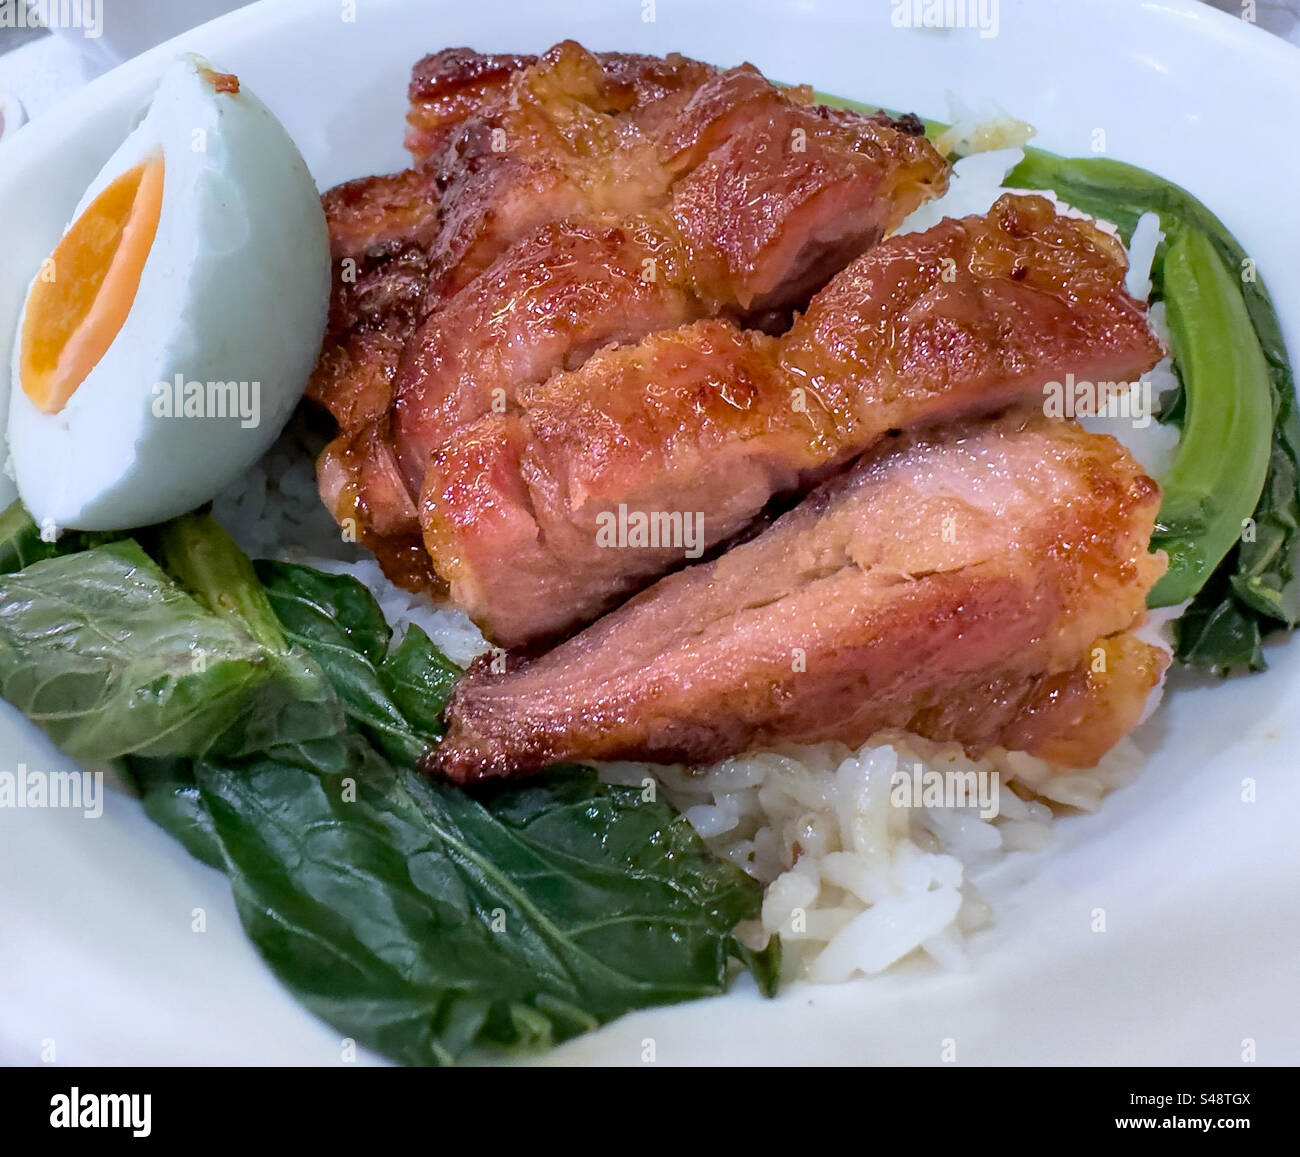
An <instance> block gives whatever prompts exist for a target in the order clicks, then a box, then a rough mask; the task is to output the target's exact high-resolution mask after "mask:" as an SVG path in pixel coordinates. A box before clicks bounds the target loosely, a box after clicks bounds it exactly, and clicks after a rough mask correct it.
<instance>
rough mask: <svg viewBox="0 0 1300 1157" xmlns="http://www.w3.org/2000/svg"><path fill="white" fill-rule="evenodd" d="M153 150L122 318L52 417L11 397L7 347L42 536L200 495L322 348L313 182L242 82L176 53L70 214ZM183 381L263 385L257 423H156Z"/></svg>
mask: <svg viewBox="0 0 1300 1157" xmlns="http://www.w3.org/2000/svg"><path fill="white" fill-rule="evenodd" d="M160 151H161V153H162V156H163V163H164V178H163V193H162V208H161V213H160V216H159V220H158V227H157V230H156V233H155V236H154V240H153V243H152V246H151V248H150V251H149V254H148V257H147V259H146V260H145V263H144V267H143V270H142V272H141V276H140V283H139V287H138V289H137V291H136V294H135V298H134V300H133V302H132V304H131V307H130V311H129V313H128V315H127V317H126V320H125V322H124V323H123V325H122V327H121V329H120V330H119V331H118V333H117V336H116V337H115V338H114V340H113V342H112V345H111V346H110V347H109V349H108V350H107V351H106V352H105V354H104V356H103V357H102V358H101V359H100V360H99V362H98V363H97V364H96V365H95V366H94V368H93V369H92V370H91V371H90V373H89V374H88V375H87V376H86V378H85V380H84V381H83V382H82V383H81V385H80V386H78V388H77V389H76V391H75V392H74V393H73V394H72V396H71V398H70V399H69V400H68V402H67V404H66V405H65V406H64V408H63V409H62V410H61V411H59V412H58V413H56V414H46V413H43V412H42V411H40V410H39V409H38V408H37V407H36V406H35V405H34V404H33V403H32V402H31V400H30V399H29V398H28V397H27V395H26V393H25V392H24V391H23V390H22V388H21V386H20V379H19V359H20V348H19V347H20V345H21V342H18V343H15V349H14V358H13V367H12V372H13V391H12V403H11V409H10V415H9V428H8V438H9V446H10V453H11V457H12V463H13V471H14V477H15V481H16V483H17V486H18V491H19V494H20V496H21V497H22V499H23V502H24V504H25V505H26V507H27V509H28V511H29V512H30V513H31V514H32V516H33V517H34V518H35V519H36V521H37V522H38V523H39V524H41V525H42V526H45V527H53V528H54V529H55V530H64V529H76V530H120V529H128V528H131V527H136V526H143V525H148V524H150V523H154V522H159V521H162V520H164V519H167V518H171V517H174V516H175V515H178V514H181V513H183V512H185V511H187V510H191V509H193V508H194V507H195V506H198V505H200V504H201V503H203V502H205V501H207V500H208V499H210V498H212V497H213V496H214V495H215V494H216V493H218V492H219V491H220V490H222V489H223V488H224V487H226V486H228V485H229V484H230V483H231V482H233V481H234V480H235V479H236V478H237V477H239V475H240V474H242V473H243V472H244V471H245V470H246V469H247V468H248V467H249V466H250V465H251V464H252V463H253V462H255V461H256V460H257V459H258V458H260V457H261V456H262V455H263V454H264V453H265V452H266V450H267V448H268V447H269V446H270V445H271V443H272V442H273V441H274V440H275V438H276V437H277V435H278V434H279V432H280V430H281V429H282V428H283V426H284V424H285V422H286V421H287V420H288V418H289V416H290V414H291V413H292V411H293V409H294V407H295V405H296V404H297V402H298V400H299V399H300V398H301V396H302V393H303V390H304V389H305V387H306V384H307V379H308V376H309V375H310V373H311V369H312V367H313V365H314V364H315V360H316V356H317V354H318V352H319V349H320V343H321V338H322V336H323V333H324V328H325V319H326V313H327V310H328V305H329V289H330V256H329V237H328V232H327V229H326V224H325V218H324V214H323V212H322V210H321V206H320V199H319V195H318V193H317V190H316V185H315V182H314V181H313V180H312V177H311V174H310V173H309V172H308V170H307V167H306V164H305V163H304V162H303V160H302V157H301V155H300V154H299V153H298V150H297V148H296V147H295V146H294V144H293V141H292V140H291V139H290V138H289V136H288V134H287V133H286V132H285V130H284V128H283V127H282V126H281V125H280V123H279V122H278V121H277V120H276V119H275V117H274V116H273V115H272V114H271V113H270V111H269V110H268V109H267V108H266V107H265V106H264V105H263V104H262V103H261V102H260V101H258V100H257V98H256V97H254V96H253V95H252V94H251V93H249V92H248V91H247V89H244V88H242V86H241V90H240V92H239V93H237V94H233V93H227V92H218V91H217V90H216V88H215V87H214V86H213V84H212V82H211V79H210V73H209V72H208V71H207V66H206V63H205V62H204V61H202V60H201V59H200V58H198V57H193V56H190V57H186V58H183V59H181V60H178V61H177V62H175V63H174V64H173V65H172V66H170V67H169V68H168V69H167V71H166V72H165V73H164V75H163V77H162V80H161V82H160V84H159V87H158V92H157V94H156V96H155V97H154V100H153V103H152V105H151V106H150V108H149V111H148V113H147V115H146V116H145V118H144V120H143V121H142V122H141V123H140V125H139V126H138V127H137V128H136V129H135V131H134V132H132V133H131V135H130V136H129V137H128V138H127V139H126V140H125V141H124V142H123V143H122V145H121V147H120V148H119V149H118V150H117V151H116V152H115V153H114V154H113V156H112V157H111V158H110V159H109V161H108V163H107V164H106V165H105V166H104V168H103V170H102V171H101V172H100V174H99V176H98V177H96V179H95V180H94V182H92V184H91V186H90V188H89V189H87V190H86V193H85V195H84V196H83V198H82V200H81V203H80V204H79V205H78V206H77V209H76V212H75V214H74V217H73V219H74V220H76V218H77V217H79V216H80V215H81V213H82V212H83V211H84V210H85V208H86V207H87V206H88V205H89V204H90V203H91V202H92V201H93V200H94V199H95V197H97V196H98V195H99V193H100V192H101V191H102V190H103V189H104V188H105V187H106V186H107V185H108V184H109V183H111V182H112V181H113V180H114V179H115V178H117V177H118V176H120V175H121V174H122V173H123V172H125V171H127V170H129V169H131V168H133V167H134V166H136V165H138V164H141V163H143V162H144V161H146V160H147V159H149V158H150V157H151V156H155V155H157V154H158V153H159V152H160ZM55 273H56V276H57V270H56V271H55ZM25 313H26V310H25V309H24V315H25ZM21 327H22V319H21V318H20V319H19V332H20V334H21ZM178 374H179V375H181V377H182V379H183V380H184V381H185V382H191V381H193V382H200V383H203V384H204V386H205V389H206V383H208V382H248V383H250V386H249V391H250V392H251V390H252V385H251V383H254V382H257V383H259V388H258V390H257V402H258V411H259V412H258V415H257V418H258V421H257V424H256V425H255V426H249V425H248V424H247V423H246V422H244V421H242V420H241V418H240V417H239V416H238V415H236V416H233V417H224V418H223V417H217V416H214V415H212V414H205V415H204V416H201V417H185V416H183V414H182V416H170V417H169V416H158V414H157V412H156V411H157V410H158V409H159V408H160V406H156V405H155V400H156V398H157V397H158V391H157V390H156V387H157V386H158V384H159V383H163V382H166V383H172V382H174V380H175V378H176V376H177V375H178ZM246 396H247V395H246Z"/></svg>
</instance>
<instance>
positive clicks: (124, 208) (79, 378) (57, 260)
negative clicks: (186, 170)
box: [19, 156, 163, 414]
mask: <svg viewBox="0 0 1300 1157" xmlns="http://www.w3.org/2000/svg"><path fill="white" fill-rule="evenodd" d="M162 195H163V161H162V157H160V156H159V157H155V158H153V159H152V160H149V161H146V162H145V163H144V164H142V165H137V166H136V167H135V168H134V169H130V170H128V171H127V172H125V173H123V174H122V175H121V176H120V177H117V178H116V179H115V180H114V181H113V182H112V183H111V184H109V186H108V187H107V188H106V189H104V191H103V192H102V193H100V194H99V196H97V197H96V198H95V199H94V200H93V201H92V202H91V203H90V205H89V206H88V207H87V208H86V211H85V212H84V213H82V215H81V216H80V217H78V218H77V220H76V221H75V222H73V225H72V227H71V228H70V229H69V230H68V231H67V233H65V234H64V236H63V240H62V241H60V242H59V244H58V247H57V248H56V249H55V250H54V253H53V254H52V255H51V257H50V260H49V262H47V263H46V265H45V267H44V269H43V270H42V272H41V276H39V277H38V278H37V279H36V284H35V285H34V286H33V287H32V292H31V296H30V297H29V298H28V299H27V316H26V318H25V319H24V320H23V333H22V347H21V348H22V352H21V356H20V360H19V375H20V378H21V381H22V387H23V392H24V393H25V394H26V395H27V396H28V397H29V398H31V400H32V402H33V404H34V405H35V406H36V407H37V408H38V409H40V410H43V411H44V412H45V413H47V414H57V413H58V412H59V411H60V410H61V409H63V407H64V406H65V405H67V402H68V399H69V398H70V397H72V394H73V392H74V391H75V390H76V388H77V387H78V386H79V385H81V383H82V382H83V381H85V379H86V375H87V374H89V373H90V371H91V370H92V369H94V368H95V365H96V363H97V362H98V361H99V359H100V358H102V357H103V356H104V354H105V353H106V352H107V350H108V347H109V346H110V345H112V344H113V339H114V338H115V337H117V332H118V330H120V329H121V328H122V323H123V322H125V321H126V316H127V314H128V313H130V312H131V303H132V302H133V301H134V300H135V293H136V290H137V289H138V288H139V285H140V273H141V271H142V270H143V269H144V263H145V258H147V257H148V256H149V250H150V248H151V247H152V245H153V239H154V234H155V233H156V232H157V231H158V217H159V215H160V214H161V212H162Z"/></svg>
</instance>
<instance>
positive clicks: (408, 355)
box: [310, 42, 947, 587]
mask: <svg viewBox="0 0 1300 1157" xmlns="http://www.w3.org/2000/svg"><path fill="white" fill-rule="evenodd" d="M411 96H412V111H411V114H410V132H409V134H408V141H409V143H410V144H411V147H412V151H413V153H414V155H415V156H416V159H417V161H418V162H419V167H417V169H415V170H412V171H411V172H410V173H407V174H398V175H396V176H394V177H389V178H375V179H373V180H372V181H369V182H354V183H352V184H351V185H348V186H343V187H341V188H340V189H339V190H335V191H332V192H331V194H329V195H327V198H326V211H327V215H328V216H329V218H330V224H331V234H332V237H333V240H334V249H335V256H336V258H338V259H339V260H340V261H342V260H343V259H344V258H347V257H352V258H353V260H354V262H355V263H357V264H358V265H359V266H360V268H359V271H357V270H354V271H353V277H354V280H353V281H341V283H340V284H339V285H338V286H337V287H336V290H335V300H334V307H333V309H332V312H331V326H330V330H329V333H328V335H327V338H326V342H325V347H324V351H323V353H322V357H321V361H320V365H319V366H318V369H317V372H316V375H315V377H314V379H313V382H312V385H311V391H310V392H311V396H312V397H313V398H315V399H316V400H317V401H320V402H321V403H322V404H324V405H325V406H327V407H328V408H329V409H330V410H331V412H332V413H333V414H334V416H335V418H336V419H337V420H338V421H339V425H340V428H341V433H340V436H339V438H338V439H337V441H336V442H335V443H334V444H333V445H332V446H331V447H330V448H329V450H328V451H327V452H326V454H325V456H324V458H323V459H322V462H321V466H320V482H321V491H322V497H323V498H324V499H325V502H326V504H327V505H328V506H329V507H330V509H331V510H332V511H333V512H334V514H335V516H336V517H337V518H338V519H339V521H340V522H341V523H344V524H345V525H349V526H350V528H354V529H356V530H357V531H358V532H359V534H360V536H361V538H362V541H363V542H365V544H366V545H367V546H369V547H370V548H371V549H372V550H374V551H375V553H376V554H377V555H378V557H379V559H380V561H381V562H382V563H383V564H384V566H385V569H386V570H387V571H388V573H389V574H390V576H391V577H394V578H396V579H397V580H398V581H400V582H403V583H404V584H406V585H408V586H413V587H420V586H433V585H436V584H437V582H438V580H437V579H436V577H435V576H434V575H433V573H432V572H431V570H430V568H429V566H428V560H427V558H421V554H420V547H419V544H420V542H421V536H422V528H421V526H420V522H419V519H418V512H417V507H416V503H415V500H416V499H418V497H419V496H420V494H421V492H422V490H424V488H425V477H424V476H425V472H426V470H427V468H428V464H429V462H430V459H431V458H432V456H433V455H434V454H435V453H436V452H437V451H438V450H439V449H440V448H441V447H442V446H443V445H444V444H445V443H447V442H448V441H449V440H452V439H454V438H455V437H457V436H458V435H459V433H460V431H461V430H462V429H463V428H464V427H465V426H466V425H468V424H470V423H472V422H474V421H476V420H477V419H478V418H480V417H482V416H483V415H485V414H491V413H499V412H505V411H508V410H510V409H511V408H513V407H514V406H515V399H516V396H517V393H518V391H519V390H520V389H521V388H523V387H526V386H528V385H531V384H538V383H540V382H543V381H545V380H546V379H547V378H548V377H550V376H551V375H552V374H554V373H556V372H559V371H565V370H573V369H576V368H578V367H579V366H581V365H582V363H583V362H584V361H585V360H586V358H587V357H588V356H590V354H591V353H592V352H594V351H595V350H597V349H600V348H601V347H603V346H606V345H609V344H611V343H633V342H636V341H638V340H639V339H641V338H642V337H644V336H645V335H647V334H651V333H655V332H659V331H665V330H668V331H671V330H673V329H675V328H676V327H678V326H680V325H683V324H686V323H690V322H693V321H696V320H699V319H701V318H707V317H712V316H715V315H720V316H725V317H728V318H730V319H732V320H734V321H736V322H743V323H745V324H754V325H758V326H768V327H771V326H772V325H774V324H780V323H782V321H783V320H784V323H786V324H788V320H789V317H788V315H789V311H790V310H791V309H793V308H796V307H802V306H803V305H805V304H806V303H807V301H808V298H809V297H810V295H811V294H812V293H813V291H814V290H816V289H817V288H818V287H819V286H820V285H821V284H823V283H824V282H825V281H826V280H827V278H829V277H830V276H831V275H832V274H834V273H835V272H836V271H837V270H838V269H840V268H842V267H843V265H844V264H845V263H846V262H848V261H849V260H850V259H852V258H853V257H854V256H856V255H857V254H859V253H861V252H862V251H863V250H865V249H866V248H868V247H869V246H870V245H872V244H873V243H874V242H875V241H876V240H878V239H879V237H880V236H881V235H882V234H883V233H884V232H885V231H887V230H889V229H891V228H893V227H894V226H895V225H897V223H898V222H899V221H900V220H901V219H902V217H903V216H905V215H906V214H907V213H908V212H910V211H911V210H912V209H913V208H915V207H916V206H917V205H918V204H920V203H921V201H923V200H925V199H927V198H928V197H930V196H932V195H934V194H936V193H939V192H942V190H943V188H944V186H945V184H946V180H947V166H946V164H945V163H944V161H943V160H942V158H940V157H939V156H938V154H937V153H935V151H934V150H933V148H932V147H931V146H930V145H929V144H928V142H926V141H925V140H924V137H923V136H921V135H918V134H917V131H916V126H915V125H914V124H913V123H911V122H896V121H893V120H891V119H890V118H888V117H886V116H883V115H872V116H865V115H860V114H856V113H840V112H832V111H831V110H828V109H825V108H821V107H818V106H814V105H813V104H812V103H811V94H810V92H809V91H808V90H807V89H803V88H799V89H782V88H779V87H777V86H775V85H773V84H771V83H769V82H768V81H767V80H765V79H764V78H763V77H762V76H761V75H760V74H759V73H758V72H757V71H755V70H754V69H753V68H752V67H750V66H747V65H745V66H741V67H740V68H736V69H731V70H729V71H726V72H718V71H717V70H716V69H714V68H712V67H710V66H708V65H704V64H700V63H699V62H696V61H691V60H687V59H686V58H684V57H678V56H670V57H667V58H663V59H659V58H654V57H640V56H619V55H612V54H607V55H593V54H592V53H589V52H587V51H585V50H584V49H582V48H581V47H579V46H578V45H576V44H573V43H572V42H566V43H564V44H560V45H557V46H556V47H555V48H554V49H552V50H551V51H550V52H548V53H546V54H545V55H543V56H542V57H540V58H537V59H536V60H533V59H532V58H529V57H510V56H494V57H482V56H479V55H478V54H474V53H470V52H467V51H466V50H451V51H449V52H446V53H439V54H437V55H436V56H434V57H429V58H426V59H425V60H424V61H422V62H421V63H420V64H419V65H417V67H416V71H415V76H414V78H413V81H412V86H411Z"/></svg>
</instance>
